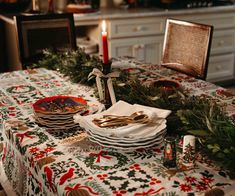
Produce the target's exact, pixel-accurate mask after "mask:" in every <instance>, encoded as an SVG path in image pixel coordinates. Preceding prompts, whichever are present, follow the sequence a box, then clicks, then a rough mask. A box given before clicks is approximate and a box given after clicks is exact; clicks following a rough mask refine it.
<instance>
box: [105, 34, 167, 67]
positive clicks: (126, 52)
mask: <svg viewBox="0 0 235 196" xmlns="http://www.w3.org/2000/svg"><path fill="white" fill-rule="evenodd" d="M162 40H163V37H162V36H149V37H143V38H141V39H138V38H125V39H124V38H123V39H114V40H111V41H109V49H110V54H111V56H112V57H120V56H132V57H135V58H136V59H138V60H141V61H144V62H146V63H153V64H156V63H157V64H158V63H159V62H160V59H161V54H162V52H161V51H162Z"/></svg>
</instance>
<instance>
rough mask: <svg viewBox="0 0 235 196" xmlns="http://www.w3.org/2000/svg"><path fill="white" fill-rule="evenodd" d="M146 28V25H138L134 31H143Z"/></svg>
mask: <svg viewBox="0 0 235 196" xmlns="http://www.w3.org/2000/svg"><path fill="white" fill-rule="evenodd" d="M144 29H145V28H144V26H137V27H135V29H134V31H137V32H138V31H143V30H144Z"/></svg>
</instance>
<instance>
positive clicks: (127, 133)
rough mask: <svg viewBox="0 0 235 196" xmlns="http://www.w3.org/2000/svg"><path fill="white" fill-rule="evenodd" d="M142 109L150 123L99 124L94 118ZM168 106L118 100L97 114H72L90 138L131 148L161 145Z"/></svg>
mask: <svg viewBox="0 0 235 196" xmlns="http://www.w3.org/2000/svg"><path fill="white" fill-rule="evenodd" d="M137 111H142V112H143V113H144V114H146V115H148V117H149V119H150V120H151V122H153V123H150V124H146V123H145V124H140V123H133V124H128V125H126V126H119V127H107V128H102V127H99V126H98V125H97V124H95V123H94V119H97V118H102V117H103V116H104V115H110V114H111V115H119V116H123V115H125V116H129V115H131V114H133V113H134V112H137ZM169 114H170V111H169V110H162V109H158V108H151V107H147V106H142V105H138V104H134V105H131V104H128V103H126V102H124V101H119V102H117V103H116V104H114V105H113V106H112V107H111V108H109V109H108V110H106V111H104V112H101V113H99V114H94V115H88V116H80V115H75V116H74V119H75V122H77V123H79V124H80V126H81V127H83V128H84V129H85V130H86V131H87V133H88V135H89V138H90V140H91V141H93V142H96V143H98V144H100V145H102V146H105V147H112V148H116V149H120V150H134V149H138V148H146V147H150V146H155V145H160V144H161V143H162V142H163V138H164V136H165V134H166V119H165V118H166V117H167V116H168V115H169Z"/></svg>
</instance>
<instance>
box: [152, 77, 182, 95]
mask: <svg viewBox="0 0 235 196" xmlns="http://www.w3.org/2000/svg"><path fill="white" fill-rule="evenodd" d="M153 85H154V86H155V87H158V88H160V89H161V91H164V92H165V93H173V92H174V90H179V89H180V88H181V85H180V84H179V83H178V82H176V81H173V80H163V79H162V80H158V81H156V82H154V83H153Z"/></svg>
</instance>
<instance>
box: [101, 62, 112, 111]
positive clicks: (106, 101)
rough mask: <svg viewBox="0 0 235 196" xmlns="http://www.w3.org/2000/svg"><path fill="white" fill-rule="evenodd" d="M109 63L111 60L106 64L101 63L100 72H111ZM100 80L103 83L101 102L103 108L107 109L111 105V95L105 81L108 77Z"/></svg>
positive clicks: (105, 73)
mask: <svg viewBox="0 0 235 196" xmlns="http://www.w3.org/2000/svg"><path fill="white" fill-rule="evenodd" d="M111 64H112V62H111V61H109V62H108V63H106V64H103V69H102V72H103V74H104V75H107V74H109V73H110V72H111ZM102 81H103V85H104V100H103V101H102V103H103V104H104V106H105V108H106V109H108V108H110V107H111V106H112V102H111V97H110V93H109V89H108V83H107V81H108V78H102Z"/></svg>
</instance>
